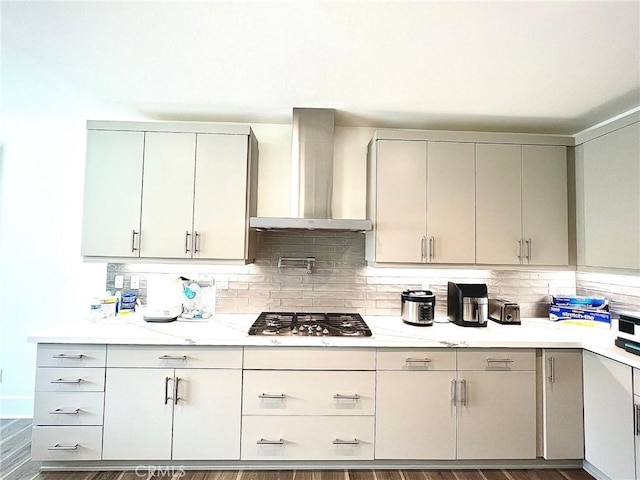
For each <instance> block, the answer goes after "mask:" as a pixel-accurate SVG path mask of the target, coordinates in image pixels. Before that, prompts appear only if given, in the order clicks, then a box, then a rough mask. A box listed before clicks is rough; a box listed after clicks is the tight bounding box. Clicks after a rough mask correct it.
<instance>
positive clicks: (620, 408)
mask: <svg viewBox="0 0 640 480" xmlns="http://www.w3.org/2000/svg"><path fill="white" fill-rule="evenodd" d="M583 376H584V439H585V445H584V446H585V460H586V462H587V465H586V466H587V468H588V469H589V468H595V469H596V470H597V471H595V472H594V473H595V474H596V475H597V476H598V477H599V478H611V479H629V480H631V479H634V478H636V466H635V444H634V435H635V422H634V407H633V380H632V368H631V367H630V366H628V365H625V364H623V363H620V362H616V361H615V360H611V359H609V358H607V357H604V356H602V355H597V354H595V353H592V352H589V351H585V352H584V356H583ZM603 476H604V477H603Z"/></svg>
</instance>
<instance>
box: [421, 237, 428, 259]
mask: <svg viewBox="0 0 640 480" xmlns="http://www.w3.org/2000/svg"><path fill="white" fill-rule="evenodd" d="M420 261H421V262H423V263H424V262H426V261H427V237H422V239H421V240H420Z"/></svg>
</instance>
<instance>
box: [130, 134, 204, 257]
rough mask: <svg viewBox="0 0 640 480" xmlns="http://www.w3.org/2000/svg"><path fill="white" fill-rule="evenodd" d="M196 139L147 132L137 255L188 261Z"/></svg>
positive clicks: (190, 240) (189, 255) (184, 135)
mask: <svg viewBox="0 0 640 480" xmlns="http://www.w3.org/2000/svg"><path fill="white" fill-rule="evenodd" d="M195 148H196V136H195V134H192V133H157V132H153V133H149V132H148V133H146V134H145V149H144V183H143V189H142V227H141V228H142V231H141V238H140V256H142V257H146V258H149V257H153V258H190V257H191V247H192V239H191V231H192V226H193V178H194V177H193V175H194V166H195Z"/></svg>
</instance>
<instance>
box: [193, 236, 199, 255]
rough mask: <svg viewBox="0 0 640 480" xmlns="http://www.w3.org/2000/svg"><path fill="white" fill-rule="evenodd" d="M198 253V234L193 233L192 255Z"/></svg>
mask: <svg viewBox="0 0 640 480" xmlns="http://www.w3.org/2000/svg"><path fill="white" fill-rule="evenodd" d="M199 251H200V234H199V233H198V232H194V240H193V253H198V252H199Z"/></svg>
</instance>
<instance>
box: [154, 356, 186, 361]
mask: <svg viewBox="0 0 640 480" xmlns="http://www.w3.org/2000/svg"><path fill="white" fill-rule="evenodd" d="M186 359H187V356H186V355H160V356H159V357H158V360H183V361H185V360H186Z"/></svg>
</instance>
